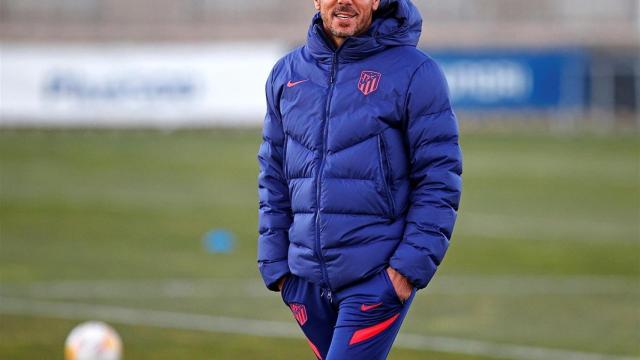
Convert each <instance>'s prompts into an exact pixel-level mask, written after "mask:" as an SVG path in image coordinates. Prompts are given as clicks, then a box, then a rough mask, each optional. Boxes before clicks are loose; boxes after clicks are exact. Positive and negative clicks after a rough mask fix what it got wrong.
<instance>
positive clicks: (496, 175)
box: [0, 130, 640, 360]
mask: <svg viewBox="0 0 640 360" xmlns="http://www.w3.org/2000/svg"><path fill="white" fill-rule="evenodd" d="M259 140H260V134H259V132H258V131H255V130H245V131H230V130H226V131H225V130H217V131H213V130H212V131H185V132H175V133H164V132H153V131H144V132H143V131H130V132H118V131H92V132H85V131H2V132H0V358H7V359H34V358H61V357H62V346H63V341H64V338H65V336H66V334H67V333H68V331H69V330H70V329H71V328H72V327H73V326H74V325H75V324H77V323H78V322H79V321H81V320H82V319H84V315H83V313H82V312H79V313H77V314H75V315H74V314H71V315H70V314H69V313H68V312H67V313H64V312H63V311H61V310H60V311H54V310H55V309H56V308H55V307H52V308H53V309H54V310H51V309H49V310H51V311H44V310H43V309H44V308H43V307H42V306H40V305H37V304H39V303H38V301H40V302H45V303H51V304H63V305H64V306H65V307H67V308H69V307H70V308H72V309H73V308H74V306H76V304H83V305H78V306H79V307H81V308H82V307H85V308H86V307H87V306H89V307H91V306H93V307H95V309H94V308H90V309H94V310H96V309H105V308H106V309H125V310H135V311H141V312H144V311H164V312H171V313H172V314H178V315H179V316H181V315H180V314H182V315H194V316H210V317H220V316H224V317H225V318H228V319H229V324H230V325H229V326H234V324H235V323H234V321H236V320H237V319H241V320H269V321H276V322H277V323H276V324H279V323H280V322H286V323H289V324H291V325H292V326H293V319H292V317H291V314H290V312H289V311H288V309H287V308H285V307H284V305H283V304H282V303H281V301H280V298H279V296H278V294H276V293H271V292H268V291H267V290H266V289H264V288H263V287H262V285H261V284H260V280H259V277H258V273H257V268H256V263H255V253H256V228H257V190H256V178H257V161H256V151H257V149H258V143H259ZM461 144H462V146H463V151H464V155H465V172H464V175H463V176H464V193H463V200H462V204H461V211H460V216H459V222H458V225H457V227H456V230H455V232H454V238H453V241H452V243H451V247H450V250H449V253H448V255H447V257H446V259H445V262H444V264H443V265H442V266H441V269H440V271H439V273H438V275H437V276H436V278H435V279H434V281H433V282H432V284H430V286H429V287H428V288H427V289H426V290H424V291H422V292H420V293H419V295H418V296H417V297H416V300H415V302H414V305H413V307H412V309H411V311H410V312H409V316H408V318H407V320H406V321H405V324H404V326H403V329H402V331H401V334H410V335H419V336H424V337H425V339H432V338H433V337H438V338H446V339H453V340H454V343H453V345H452V347H451V348H450V349H448V351H447V352H446V353H443V352H436V351H435V350H434V349H431V350H411V349H407V348H403V347H398V348H394V350H393V351H392V353H391V356H390V358H391V359H398V360H400V359H427V358H428V359H445V360H449V359H451V360H454V359H455V360H471V359H474V360H475V359H490V358H498V355H496V354H494V355H491V354H487V353H483V352H482V351H480V352H478V353H477V354H476V355H472V354H474V350H473V348H472V347H469V346H465V342H464V341H466V340H477V341H480V342H482V343H483V344H484V343H487V344H515V345H523V346H529V347H532V348H545V349H547V348H549V349H563V350H568V351H581V352H594V353H602V354H610V355H620V356H621V355H626V356H640V348H639V347H638V345H637V344H638V343H640V339H639V336H640V335H639V334H640V311H638V307H639V304H640V282H639V281H640V255H639V254H640V234H639V232H640V228H639V225H638V224H639V219H640V213H639V211H640V210H639V206H640V205H639V204H640V189H639V188H640V169H639V166H640V155H639V154H640V142H639V141H638V138H637V137H632V136H610V137H609V136H607V137H605V136H588V135H580V136H567V137H556V136H551V135H545V134H529V135H523V134H509V135H491V134H482V135H481V134H472V135H467V134H463V135H462V137H461ZM214 228H223V229H228V230H230V231H232V232H233V233H234V234H235V236H236V246H235V249H234V251H233V252H232V253H230V254H211V253H208V252H207V251H205V249H204V246H203V243H202V236H203V234H205V233H206V232H207V231H209V230H211V229H214ZM21 301H22V302H23V303H24V304H30V302H34V301H35V303H33V304H35V305H33V304H32V305H29V306H27V305H25V306H24V307H22V308H20V309H19V310H16V306H17V305H15V304H16V303H18V304H20V303H21ZM11 304H14V305H11ZM19 307H20V306H18V308H19ZM135 311H134V313H135ZM106 315H109V311H107V314H106ZM94 318H95V316H94ZM134 318H135V317H134ZM86 319H87V320H88V319H89V318H88V317H87V318H86ZM180 319H182V318H180ZM234 319H236V320H234ZM110 323H111V324H112V325H113V326H114V327H115V328H116V329H117V330H118V331H119V332H120V333H121V335H122V337H123V340H124V344H125V355H126V358H127V359H165V358H166V359H178V358H180V359H196V358H197V359H300V358H312V354H311V351H310V350H309V349H308V348H307V345H306V341H304V339H303V338H302V335H301V334H300V335H299V338H297V339H296V338H281V337H263V336H254V335H245V334H242V333H220V332H211V331H201V330H196V329H189V326H188V325H189V324H188V322H187V323H186V325H185V328H184V329H172V328H167V327H157V326H149V324H146V325H141V324H138V325H136V324H135V321H131V322H130V323H126V321H125V322H118V321H110ZM294 336H295V335H294ZM455 340H460V342H455ZM440 350H442V349H440ZM465 352H466V353H467V354H466V355H464V354H463V353H465ZM525 353H526V351H525ZM514 358H517V357H515V356H514Z"/></svg>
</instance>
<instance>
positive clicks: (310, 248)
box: [258, 0, 462, 360]
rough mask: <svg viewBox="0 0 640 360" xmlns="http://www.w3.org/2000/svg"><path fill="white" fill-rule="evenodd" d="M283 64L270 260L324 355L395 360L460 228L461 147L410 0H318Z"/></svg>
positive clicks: (273, 142) (270, 127) (275, 79)
mask: <svg viewBox="0 0 640 360" xmlns="http://www.w3.org/2000/svg"><path fill="white" fill-rule="evenodd" d="M314 4H315V7H316V9H317V10H318V13H317V14H316V15H315V16H314V18H313V22H312V23H311V27H310V28H309V32H308V38H307V43H306V44H305V45H304V46H302V47H299V48H297V49H295V50H293V51H292V52H291V53H289V54H287V55H286V56H285V57H283V58H282V59H281V60H280V61H278V63H277V64H276V65H275V66H274V68H273V70H272V72H271V74H270V76H269V79H268V81H267V85H266V95H267V106H268V109H267V115H266V117H265V121H264V130H263V143H262V145H261V146H260V150H259V153H258V160H259V163H260V175H259V179H258V183H259V184H258V185H259V190H258V193H259V198H260V213H259V232H260V236H259V239H258V264H259V269H260V272H261V274H262V277H263V278H264V281H265V284H266V285H267V287H268V288H269V289H271V290H274V291H278V290H280V291H281V294H282V298H283V300H284V302H285V303H286V304H287V305H288V306H289V307H290V309H291V311H292V312H293V314H294V317H295V319H296V320H297V321H298V323H299V325H300V327H301V328H302V331H303V332H304V334H305V335H306V336H307V338H308V340H309V344H310V346H311V348H312V349H313V351H314V353H315V355H316V356H317V357H318V358H319V359H332V360H335V359H384V358H386V356H387V354H388V352H389V350H390V349H391V345H392V344H393V341H394V339H395V337H396V335H397V333H398V331H399V329H400V325H401V323H402V321H403V319H404V317H405V315H406V313H407V310H408V308H409V305H410V304H411V301H412V299H413V297H414V295H415V291H416V290H417V289H422V288H424V287H425V286H427V284H428V283H429V281H430V279H431V278H432V277H433V275H434V273H435V271H436V268H437V267H438V265H439V264H440V262H441V261H442V259H443V257H444V254H445V252H446V250H447V247H448V244H449V239H450V238H451V234H452V231H453V226H454V223H455V219H456V212H457V209H458V204H459V201H460V193H461V186H462V183H461V177H460V175H461V173H462V155H461V152H460V147H459V145H458V128H457V122H456V118H455V115H454V113H453V111H452V109H451V104H450V102H449V95H448V90H447V85H446V81H445V79H444V76H443V74H442V71H441V70H440V68H439V67H438V66H437V65H436V64H435V63H434V61H433V60H432V59H431V58H430V57H429V56H427V55H426V54H424V53H422V52H421V51H419V50H417V49H416V45H417V43H418V39H419V37H420V32H421V27H422V19H421V17H420V14H419V13H418V10H417V9H416V8H415V7H414V5H413V4H411V2H410V0H314Z"/></svg>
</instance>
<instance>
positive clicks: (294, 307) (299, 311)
mask: <svg viewBox="0 0 640 360" xmlns="http://www.w3.org/2000/svg"><path fill="white" fill-rule="evenodd" d="M289 307H290V308H291V312H292V313H293V317H295V318H296V320H297V321H298V324H300V326H302V325H304V324H305V323H306V322H307V308H305V306H304V305H303V304H291V305H289Z"/></svg>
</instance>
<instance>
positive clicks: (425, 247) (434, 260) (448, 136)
mask: <svg viewBox="0 0 640 360" xmlns="http://www.w3.org/2000/svg"><path fill="white" fill-rule="evenodd" d="M405 117H406V127H405V128H406V133H405V137H406V141H407V144H408V147H409V156H410V173H409V180H410V183H411V192H410V197H409V208H408V212H407V215H406V225H405V229H404V235H403V238H402V241H401V242H400V244H399V245H398V248H397V249H396V251H395V253H394V254H393V256H392V257H391V260H390V263H389V265H390V266H391V267H393V268H394V269H396V270H397V271H399V272H400V273H401V274H403V275H404V276H405V277H407V278H408V279H409V281H411V283H412V284H413V285H414V286H415V287H416V288H418V289H422V288H424V287H426V286H427V284H428V283H429V281H430V280H431V278H432V277H433V275H434V274H435V272H436V269H437V267H438V265H440V262H441V261H442V259H443V258H444V255H445V253H446V251H447V247H448V245H449V240H450V239H451V234H452V232H453V226H454V224H455V221H456V214H457V211H458V205H459V203H460V195H461V191H462V178H461V175H462V152H461V150H460V146H459V145H458V125H457V121H456V117H455V114H454V113H453V111H452V109H451V104H450V101H449V92H448V88H447V83H446V80H445V77H444V74H443V73H442V71H441V70H440V68H439V67H438V66H437V65H436V64H435V62H433V60H431V59H429V60H427V61H426V62H424V63H423V64H422V65H421V66H420V67H419V68H418V69H417V70H416V72H415V73H414V75H413V78H412V80H411V84H410V86H409V89H408V93H407V100H406V110H405Z"/></svg>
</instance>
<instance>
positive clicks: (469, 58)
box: [428, 49, 589, 110]
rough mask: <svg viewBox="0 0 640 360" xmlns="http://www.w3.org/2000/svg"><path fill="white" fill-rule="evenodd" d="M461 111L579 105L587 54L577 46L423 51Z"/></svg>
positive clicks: (582, 97)
mask: <svg viewBox="0 0 640 360" xmlns="http://www.w3.org/2000/svg"><path fill="white" fill-rule="evenodd" d="M428 52H429V54H430V55H431V56H432V57H433V58H434V59H435V60H436V61H437V62H438V63H439V64H440V65H441V66H442V68H443V70H444V72H445V74H446V76H447V80H448V81H449V87H450V89H451V97H452V101H453V103H454V106H455V107H456V108H457V109H462V110H579V109H582V108H583V107H584V106H586V102H587V90H586V88H587V87H586V79H587V75H588V66H589V57H588V55H587V54H586V53H585V52H582V51H579V50H564V49H561V50H559V49H551V50H488V49H481V50H454V51H445V50H440V51H428Z"/></svg>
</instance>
